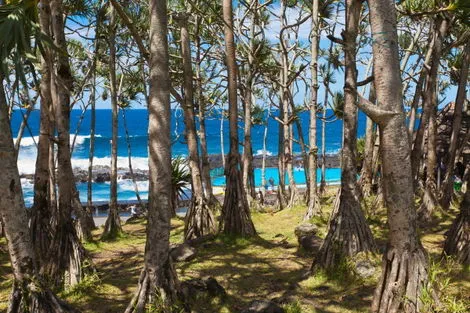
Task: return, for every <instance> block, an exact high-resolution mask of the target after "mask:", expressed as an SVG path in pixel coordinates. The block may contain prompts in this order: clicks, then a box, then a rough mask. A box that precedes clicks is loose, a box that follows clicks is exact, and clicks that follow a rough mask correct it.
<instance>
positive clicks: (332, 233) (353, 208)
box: [313, 192, 377, 268]
mask: <svg viewBox="0 0 470 313" xmlns="http://www.w3.org/2000/svg"><path fill="white" fill-rule="evenodd" d="M340 197H341V192H339V193H338V196H337V199H336V200H335V207H334V209H333V212H332V215H331V218H330V222H329V227H328V234H327V235H326V238H325V240H324V242H323V244H322V247H321V248H320V251H319V252H318V255H317V257H316V259H315V262H314V264H313V267H315V266H320V267H323V268H332V267H334V266H336V265H338V264H339V263H340V262H341V260H342V259H343V258H344V257H349V256H354V255H355V254H357V253H359V252H375V251H376V250H377V248H376V245H375V241H374V238H373V236H372V232H371V230H370V228H369V225H368V224H367V222H366V219H365V217H364V213H363V212H362V211H361V208H360V205H359V203H358V205H352V204H353V203H354V202H355V201H347V199H341V200H338V199H340Z"/></svg>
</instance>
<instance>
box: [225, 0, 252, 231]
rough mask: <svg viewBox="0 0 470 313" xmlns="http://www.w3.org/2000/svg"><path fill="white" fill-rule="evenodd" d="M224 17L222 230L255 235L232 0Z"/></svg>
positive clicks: (228, 1) (227, 0) (226, 4)
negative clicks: (242, 142) (244, 164)
mask: <svg viewBox="0 0 470 313" xmlns="http://www.w3.org/2000/svg"><path fill="white" fill-rule="evenodd" d="M222 7H223V18H224V23H225V26H224V38H225V50H226V64H227V72H228V93H229V95H228V99H229V123H230V152H229V155H228V160H227V164H226V167H225V177H226V184H227V188H226V192H225V197H224V205H223V208H222V217H223V220H222V227H221V228H222V230H223V232H224V233H226V234H236V235H241V236H252V235H255V234H256V230H255V226H254V225H253V222H252V221H251V216H250V208H249V206H248V200H247V198H246V194H245V190H244V189H243V184H242V181H241V180H242V177H241V173H240V170H239V163H240V162H239V161H240V156H239V153H238V123H237V122H238V105H237V64H236V60H235V41H234V34H233V16H232V1H231V0H222Z"/></svg>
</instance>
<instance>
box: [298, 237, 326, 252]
mask: <svg viewBox="0 0 470 313" xmlns="http://www.w3.org/2000/svg"><path fill="white" fill-rule="evenodd" d="M322 243H323V239H321V238H320V237H318V236H316V235H308V236H304V237H301V238H299V245H300V246H301V247H302V248H303V249H304V250H305V251H308V252H316V251H319V250H320V247H321V245H322Z"/></svg>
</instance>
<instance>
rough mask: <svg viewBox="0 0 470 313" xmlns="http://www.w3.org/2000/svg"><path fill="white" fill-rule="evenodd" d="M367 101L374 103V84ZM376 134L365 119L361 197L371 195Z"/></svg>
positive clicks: (372, 125) (369, 121)
mask: <svg viewBox="0 0 470 313" xmlns="http://www.w3.org/2000/svg"><path fill="white" fill-rule="evenodd" d="M369 101H370V102H372V103H375V90H374V84H373V83H372V84H371V87H370V91H369ZM375 137H376V132H375V130H374V122H373V121H372V120H371V119H370V118H369V117H367V122H366V138H365V141H366V142H365V147H364V160H363V162H362V169H361V178H360V182H359V184H360V185H361V189H362V195H363V196H364V197H369V196H370V195H371V193H372V177H373V164H372V160H373V157H374V143H375Z"/></svg>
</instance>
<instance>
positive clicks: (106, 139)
mask: <svg viewBox="0 0 470 313" xmlns="http://www.w3.org/2000/svg"><path fill="white" fill-rule="evenodd" d="M124 113H125V116H126V124H127V129H128V132H129V135H130V144H131V149H132V162H133V167H134V168H138V169H147V168H148V163H147V155H148V154H147V127H148V112H147V110H136V109H132V110H125V112H124ZM23 114H24V112H22V111H20V110H16V111H15V112H14V113H13V116H12V120H11V124H12V130H13V135H14V138H16V137H17V133H18V130H19V128H20V124H21V121H22V120H23ZM276 114H277V113H276V112H274V113H273V114H272V115H274V116H275V115H276ZM332 114H333V113H332V111H331V110H330V111H329V112H327V116H332ZM266 115H267V114H266ZM81 116H82V111H80V110H73V111H72V112H71V133H72V136H71V142H72V141H73V140H74V137H75V134H77V136H76V137H75V144H74V149H73V159H72V165H73V166H74V167H80V168H83V169H85V168H87V166H88V152H89V145H90V112H89V111H88V112H86V113H85V114H84V116H83V119H81ZM300 118H301V125H302V131H303V133H304V138H305V140H306V141H308V126H309V121H308V120H309V114H308V113H307V112H305V113H302V114H301V116H300ZM171 119H172V120H171V121H172V123H171V132H172V139H173V145H172V154H173V156H179V155H181V156H186V155H187V146H186V143H185V138H184V122H183V112H182V110H179V109H174V110H172V117H171ZM365 120H366V119H365V115H364V114H362V113H360V114H359V124H358V136H359V137H361V136H363V135H364V131H365ZM317 123H318V133H317V138H318V142H317V145H318V147H319V151H321V127H322V123H321V120H320V119H318V121H317ZM28 126H29V128H28V129H26V130H25V134H24V137H23V139H22V141H21V149H20V154H19V158H18V167H19V170H20V173H25V174H32V173H34V166H35V162H36V143H37V138H38V137H37V135H38V133H39V111H38V110H35V111H33V112H31V115H30V117H29V120H28ZM239 126H240V139H242V138H243V136H242V126H243V124H242V123H241V122H240V124H239ZM220 127H221V121H220V112H217V111H216V112H215V113H212V114H211V116H209V117H208V118H207V120H206V129H207V139H208V151H209V154H220V153H221V138H220V133H221V131H220ZM222 127H223V131H222V133H223V142H224V151H225V153H227V152H228V150H229V142H228V140H229V139H228V133H229V132H228V121H227V120H226V119H225V120H224V121H223V125H222ZM263 133H264V126H263V125H255V126H254V127H253V130H252V142H253V151H254V154H262V153H263ZM278 135H279V123H278V122H277V121H276V120H275V119H274V118H272V117H271V118H269V119H268V141H267V154H268V155H276V154H277V151H278V142H279V136H278ZM294 136H295V137H296V138H297V137H298V132H297V128H296V127H295V126H294ZM110 140H111V110H97V111H96V139H95V144H96V146H95V159H94V164H95V165H110V151H111V145H110ZM341 140H342V121H341V120H336V121H334V122H329V123H327V126H326V151H327V153H337V152H338V151H339V149H340V148H341ZM241 149H242V148H240V150H241ZM294 152H295V153H298V152H300V146H299V145H298V144H296V143H294ZM127 157H128V155H127V145H126V135H125V129H124V123H123V117H122V113H121V112H120V114H119V141H118V166H119V167H123V168H127V167H128V159H127ZM255 176H256V180H257V182H258V183H259V182H260V171H259V170H256V171H255ZM266 176H267V177H268V178H269V177H273V178H275V179H277V170H275V169H269V172H268V173H267V174H266ZM295 176H296V180H298V181H297V182H298V183H304V181H302V180H303V179H304V175H303V171H302V170H299V171H297V172H296V175H295ZM327 178H328V180H329V181H335V180H336V181H337V180H339V171H338V169H332V170H329V172H328V173H327ZM22 183H23V192H24V194H25V201H26V203H27V204H30V203H31V201H32V182H31V181H27V180H26V179H23V182H22ZM223 183H224V181H223V178H216V179H215V180H214V184H215V185H222V184H223ZM78 189H79V190H80V191H81V192H80V197H81V199H82V200H85V199H86V185H85V184H79V185H78ZM139 189H140V190H141V192H142V196H143V198H146V195H147V191H148V190H147V189H148V183H147V182H139ZM93 198H94V200H95V201H106V200H108V198H109V184H106V183H104V184H96V183H95V184H94V192H93ZM132 199H135V194H134V191H133V186H132V184H131V182H130V181H127V180H121V181H120V182H119V200H132Z"/></svg>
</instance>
